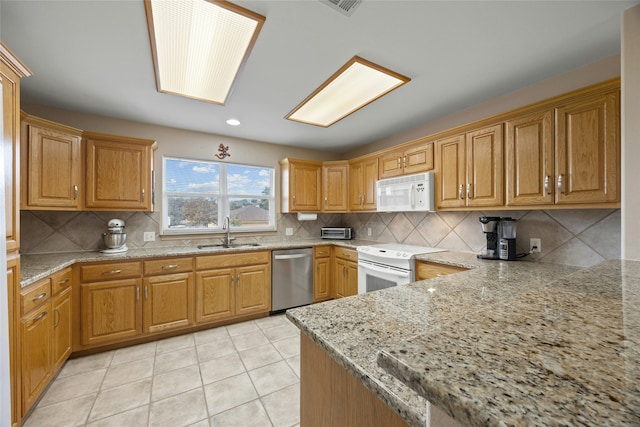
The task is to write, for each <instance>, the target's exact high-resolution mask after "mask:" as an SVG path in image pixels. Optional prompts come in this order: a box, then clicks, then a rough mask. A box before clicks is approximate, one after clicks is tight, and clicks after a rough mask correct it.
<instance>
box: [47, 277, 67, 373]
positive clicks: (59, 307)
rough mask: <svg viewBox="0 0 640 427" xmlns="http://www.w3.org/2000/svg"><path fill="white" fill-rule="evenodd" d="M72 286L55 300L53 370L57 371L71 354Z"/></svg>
mask: <svg viewBox="0 0 640 427" xmlns="http://www.w3.org/2000/svg"><path fill="white" fill-rule="evenodd" d="M71 307H72V304H71V288H70V287H68V288H66V289H65V290H64V291H63V292H62V293H60V294H58V295H57V296H56V297H55V299H54V300H53V304H52V312H53V337H52V343H53V349H52V351H53V372H54V373H55V372H57V371H58V369H59V368H61V367H62V365H63V364H64V362H65V361H66V360H67V359H68V358H69V355H70V354H71V333H72V332H71V331H72V323H71V319H72V317H71Z"/></svg>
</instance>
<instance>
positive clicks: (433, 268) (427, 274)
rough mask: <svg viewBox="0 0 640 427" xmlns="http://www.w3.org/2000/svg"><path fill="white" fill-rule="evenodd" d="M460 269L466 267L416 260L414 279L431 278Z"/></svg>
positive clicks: (462, 269) (459, 270) (457, 271)
mask: <svg viewBox="0 0 640 427" xmlns="http://www.w3.org/2000/svg"><path fill="white" fill-rule="evenodd" d="M461 271H467V269H466V268H464V267H456V266H453V265H444V264H436V263H430V262H427V261H416V280H426V279H433V278H435V277H440V276H446V275H448V274H454V273H460V272H461Z"/></svg>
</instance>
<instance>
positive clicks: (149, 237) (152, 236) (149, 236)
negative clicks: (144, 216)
mask: <svg viewBox="0 0 640 427" xmlns="http://www.w3.org/2000/svg"><path fill="white" fill-rule="evenodd" d="M143 237H144V241H145V242H155V241H156V233H154V232H153V231H145V232H144V235H143Z"/></svg>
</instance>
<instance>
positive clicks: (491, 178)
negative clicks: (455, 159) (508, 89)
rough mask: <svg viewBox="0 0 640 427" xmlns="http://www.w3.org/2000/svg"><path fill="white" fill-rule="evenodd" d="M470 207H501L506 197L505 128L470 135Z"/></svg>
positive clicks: (467, 190) (468, 169) (468, 189)
mask: <svg viewBox="0 0 640 427" xmlns="http://www.w3.org/2000/svg"><path fill="white" fill-rule="evenodd" d="M466 144H467V187H466V196H467V206H501V205H502V204H503V203H504V195H503V153H502V150H503V144H502V125H501V124H498V125H495V126H490V127H486V128H484V129H479V130H477V131H474V132H469V133H467V135H466Z"/></svg>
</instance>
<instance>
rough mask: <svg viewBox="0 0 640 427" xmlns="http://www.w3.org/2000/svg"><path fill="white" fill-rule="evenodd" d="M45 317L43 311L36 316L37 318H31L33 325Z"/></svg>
mask: <svg viewBox="0 0 640 427" xmlns="http://www.w3.org/2000/svg"><path fill="white" fill-rule="evenodd" d="M46 315H47V312H46V311H43V312H42V313H40V314H38V316H37V317H34V318H33V323H35V322H37V321H38V320H40V319H42V318H43V317H44V316H46Z"/></svg>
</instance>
